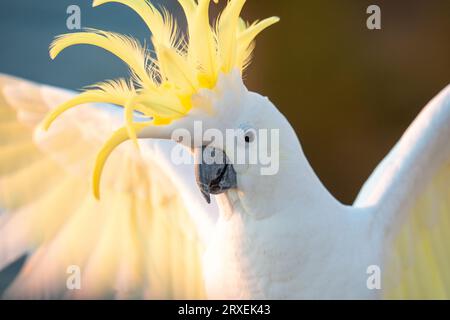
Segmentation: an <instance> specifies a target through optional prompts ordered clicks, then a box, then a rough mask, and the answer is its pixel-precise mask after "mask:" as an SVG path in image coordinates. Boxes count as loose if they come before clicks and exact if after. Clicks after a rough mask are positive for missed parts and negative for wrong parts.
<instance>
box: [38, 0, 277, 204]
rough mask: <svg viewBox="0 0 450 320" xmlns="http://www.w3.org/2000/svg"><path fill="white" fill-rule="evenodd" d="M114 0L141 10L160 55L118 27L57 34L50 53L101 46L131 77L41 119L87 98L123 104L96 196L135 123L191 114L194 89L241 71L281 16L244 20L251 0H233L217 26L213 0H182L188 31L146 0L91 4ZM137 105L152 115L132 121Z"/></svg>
mask: <svg viewBox="0 0 450 320" xmlns="http://www.w3.org/2000/svg"><path fill="white" fill-rule="evenodd" d="M111 2H115V3H120V4H123V5H125V6H128V7H129V8H131V9H132V10H134V11H135V12H136V13H137V14H138V15H139V16H140V17H141V18H142V20H143V21H144V22H145V24H146V25H147V27H148V28H149V30H150V31H151V33H152V36H151V40H152V44H153V47H154V52H155V53H156V57H154V56H152V55H151V54H150V52H149V51H148V50H146V49H145V48H144V47H143V46H142V45H141V44H140V43H139V42H138V41H136V40H135V39H133V38H131V37H128V36H125V35H121V34H117V33H112V32H107V31H101V30H95V29H87V30H86V31H84V32H76V33H71V34H66V35H61V36H58V37H56V39H55V40H54V41H53V43H52V44H51V45H50V56H51V58H52V59H54V58H56V56H57V55H58V54H59V53H60V52H61V51H62V50H64V49H66V48H68V47H70V46H73V45H79V44H87V45H93V46H97V47H100V48H103V49H105V50H107V51H109V52H111V53H112V54H114V55H116V56H117V57H119V58H120V59H121V60H122V61H124V62H125V63H126V64H127V65H128V67H129V68H130V71H131V74H132V81H125V80H123V79H122V80H116V81H107V82H104V83H101V84H97V85H94V86H91V87H88V88H87V89H86V90H85V91H84V92H83V93H81V94H80V95H78V96H77V97H75V98H73V99H71V100H69V101H67V102H66V103H64V104H63V105H61V106H59V107H58V108H56V109H55V110H53V111H52V112H51V113H50V114H49V115H48V116H47V117H46V119H45V120H44V123H43V127H44V129H48V128H49V126H50V125H51V123H52V122H53V121H54V120H55V119H56V118H57V117H58V116H59V115H61V114H62V113H63V112H65V111H67V110H69V109H71V108H73V107H75V106H77V105H80V104H85V103H93V102H106V103H111V104H115V105H118V106H121V107H123V108H124V109H125V115H124V118H125V119H124V120H125V124H126V125H125V126H124V127H123V128H122V129H121V130H119V131H118V132H116V133H115V134H114V136H113V137H112V138H111V139H110V140H109V141H108V142H107V143H106V145H105V147H104V148H103V150H102V151H101V152H100V154H99V157H98V161H97V164H96V170H95V174H94V194H95V195H96V196H99V181H100V176H101V171H102V168H103V165H104V162H105V161H106V160H107V157H108V156H109V154H110V153H111V152H112V151H113V150H114V148H115V147H116V146H117V145H118V144H120V143H122V142H123V141H126V140H129V139H132V140H134V141H135V142H136V141H137V131H140V130H141V129H142V128H143V127H145V126H149V125H167V124H170V123H171V122H172V121H175V120H177V119H180V118H182V117H184V116H186V115H187V114H188V113H189V112H190V110H191V108H192V107H193V106H192V102H191V97H192V96H193V95H194V94H196V93H197V92H198V91H199V90H200V89H202V88H207V89H212V88H213V87H214V86H215V85H216V82H217V79H218V77H219V74H220V73H229V72H231V71H232V70H234V69H238V70H239V71H240V72H241V73H242V72H243V70H244V69H245V68H246V67H247V66H248V65H249V64H250V62H251V57H252V53H253V49H254V47H255V43H254V39H255V38H256V36H257V35H258V34H259V33H260V32H261V31H263V30H264V29H266V28H268V27H269V26H271V25H273V24H274V23H277V22H278V21H279V18H277V17H272V18H268V19H265V20H262V21H260V22H258V21H257V22H255V23H253V24H251V25H250V24H247V23H245V22H244V20H242V18H240V15H241V11H242V9H243V7H244V5H245V3H246V0H229V1H228V3H227V5H226V6H225V9H224V10H223V12H222V14H221V15H220V16H219V17H218V18H217V19H216V25H215V27H214V28H213V27H212V26H211V24H210V22H209V21H210V17H209V6H210V4H211V0H178V2H179V3H180V5H181V7H182V8H183V11H184V13H185V15H186V19H187V22H188V34H187V35H183V34H181V33H180V31H179V28H178V24H177V21H176V20H175V19H174V18H173V16H172V15H171V14H170V13H169V12H168V11H167V10H166V9H164V8H161V9H158V8H156V7H155V6H154V5H153V4H152V3H151V2H150V1H148V0H94V1H93V6H94V7H96V6H99V5H102V4H106V3H111ZM214 2H215V3H218V0H214ZM133 82H134V83H135V84H136V86H137V87H136V88H135V86H134V85H133ZM135 112H139V113H140V114H141V115H142V116H143V117H144V118H147V119H148V120H150V121H149V122H146V123H143V122H138V123H135V122H134V118H135V117H134V113H135Z"/></svg>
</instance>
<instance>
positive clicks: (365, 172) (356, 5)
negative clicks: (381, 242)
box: [0, 0, 450, 204]
mask: <svg viewBox="0 0 450 320" xmlns="http://www.w3.org/2000/svg"><path fill="white" fill-rule="evenodd" d="M222 1H223V0H222ZM153 2H158V1H155V0H153ZM159 2H160V3H162V4H164V5H165V6H166V7H168V8H169V9H170V10H171V11H172V12H174V13H175V15H178V16H179V17H180V21H181V22H182V23H181V24H182V25H184V24H185V22H184V20H183V19H184V18H182V12H181V9H180V7H179V6H178V4H177V3H176V0H160V1H159ZM91 3H92V2H91V1H90V0H58V1H54V0H53V1H50V0H47V1H35V0H16V1H1V2H0V34H1V48H0V72H2V73H8V74H12V75H16V76H20V77H24V78H27V79H31V80H34V81H38V82H42V83H47V84H51V85H56V86H59V87H64V88H69V89H79V88H82V87H83V86H85V85H88V84H92V83H95V82H98V81H101V80H104V79H111V78H116V77H120V76H126V75H127V70H126V68H125V67H124V65H123V64H121V62H120V61H119V60H118V59H116V58H114V57H112V56H111V55H110V54H107V53H105V52H104V51H102V50H101V49H97V48H93V47H85V46H81V47H74V48H71V49H69V50H67V51H65V52H64V53H63V54H62V55H60V56H59V57H58V58H57V59H56V60H55V61H53V62H52V61H50V58H49V56H48V45H49V44H50V42H51V41H52V39H53V37H54V36H55V35H58V34H61V33H67V32H70V30H68V29H67V27H66V19H67V18H68V15H67V14H66V9H67V7H68V6H69V5H72V4H76V5H78V6H79V7H80V8H81V25H82V27H95V28H99V29H106V30H111V31H116V32H121V33H125V34H129V35H134V36H136V37H137V38H138V39H140V40H141V41H144V40H145V39H147V42H148V38H149V34H148V31H147V29H146V27H145V25H144V23H143V22H142V21H141V20H140V19H139V17H138V16H137V15H136V14H135V13H134V12H132V11H131V10H129V9H128V8H126V7H124V6H122V5H118V4H108V5H105V6H101V7H99V8H92V7H91ZM371 4H377V5H379V6H380V7H381V13H382V30H375V31H371V30H368V29H367V27H366V19H367V17H368V14H366V9H367V7H368V6H369V5H371ZM212 8H214V5H213V6H212ZM213 10H217V8H214V9H213ZM272 15H278V16H280V17H281V18H282V20H281V23H279V24H278V25H276V26H274V27H272V28H270V29H269V30H268V31H266V32H264V33H263V34H262V36H260V37H259V38H258V41H257V48H256V55H255V59H254V62H253V64H252V65H251V66H250V68H249V69H248V71H247V75H246V84H247V86H248V87H249V88H250V89H251V90H253V91H257V92H259V93H261V94H263V95H267V96H269V97H270V99H271V100H272V101H273V102H274V103H275V104H276V105H277V106H278V108H279V109H281V111H282V112H283V113H284V114H285V115H286V116H287V118H288V119H289V120H290V122H291V123H292V124H293V126H294V128H295V129H296V131H297V133H298V134H299V137H300V140H301V142H302V145H303V147H304V150H305V153H306V155H307V157H308V158H309V160H310V161H311V163H312V166H313V167H314V169H315V170H316V172H317V174H318V175H319V177H320V178H321V179H322V181H323V183H324V184H325V185H326V186H327V187H328V189H329V190H330V191H331V192H332V193H333V194H334V195H335V196H336V197H337V198H338V199H339V200H341V201H342V202H344V203H346V204H351V203H352V201H353V200H354V198H355V196H356V195H357V193H358V191H359V189H360V188H361V186H362V184H363V183H364V181H365V180H366V179H367V178H368V176H369V175H370V173H371V172H372V170H373V169H374V168H375V166H376V165H377V164H378V163H379V162H380V161H381V160H382V158H383V157H384V156H385V155H386V153H387V152H388V151H389V150H390V149H391V148H392V147H393V145H394V144H395V143H396V141H397V140H398V139H399V138H400V137H401V135H402V134H403V132H404V131H405V129H406V128H407V127H408V126H409V125H410V123H411V122H412V121H413V120H414V118H415V117H416V115H417V114H418V113H419V112H420V110H421V109H422V108H423V107H424V106H425V104H426V103H427V102H428V101H429V100H430V99H431V98H433V97H434V96H435V95H436V94H437V93H438V92H439V91H440V90H441V89H443V88H444V87H445V86H446V85H447V84H448V83H450V41H449V40H450V16H449V15H450V1H448V0H428V1H423V0H415V1H413V0H397V1H387V0H371V1H366V0H357V1H356V0H355V1H350V0H345V1H338V0H314V1H313V0H310V1H292V0H277V1H275V0H272V1H261V0H249V1H248V4H247V6H246V8H245V10H244V13H243V16H244V17H245V18H246V19H248V20H251V21H253V20H255V19H261V18H265V17H268V16H272Z"/></svg>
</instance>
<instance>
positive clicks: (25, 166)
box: [0, 0, 450, 299]
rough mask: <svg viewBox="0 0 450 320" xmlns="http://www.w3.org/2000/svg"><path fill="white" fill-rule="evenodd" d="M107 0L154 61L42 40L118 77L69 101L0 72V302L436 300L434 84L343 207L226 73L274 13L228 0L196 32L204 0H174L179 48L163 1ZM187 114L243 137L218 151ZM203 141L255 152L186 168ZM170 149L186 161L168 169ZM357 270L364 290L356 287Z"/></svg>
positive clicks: (253, 96)
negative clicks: (14, 267)
mask: <svg viewBox="0 0 450 320" xmlns="http://www.w3.org/2000/svg"><path fill="white" fill-rule="evenodd" d="M107 2H114V1H109V0H101V1H94V4H95V5H100V4H103V3H107ZM115 2H120V3H123V4H126V5H128V6H129V7H130V8H132V9H133V10H135V11H136V12H137V13H138V14H139V15H140V16H141V17H142V18H143V19H144V21H146V23H147V24H148V26H149V28H150V29H153V32H156V35H155V34H154V35H153V37H152V39H153V42H154V46H155V51H156V55H157V59H153V58H151V57H149V56H148V55H147V54H146V52H145V51H144V50H143V49H142V48H141V47H140V46H139V45H138V43H137V42H135V41H134V40H133V39H131V38H127V37H123V36H120V35H116V34H111V33H107V32H103V31H92V30H90V31H86V32H81V33H74V34H70V35H65V36H60V37H58V38H57V39H56V40H55V42H54V43H53V44H52V46H51V51H50V52H51V56H52V58H54V57H56V55H57V54H58V53H60V52H61V51H62V50H63V49H65V48H66V47H68V46H71V45H75V44H93V45H97V46H100V47H103V48H105V49H106V50H108V51H110V52H112V53H113V54H115V55H116V56H118V57H119V58H121V59H122V60H124V61H125V62H126V63H127V64H128V65H129V67H130V69H131V71H132V74H133V81H126V80H116V81H109V82H105V83H101V84H97V85H96V86H94V87H93V88H88V89H87V90H86V91H85V92H83V93H81V94H80V95H78V96H76V95H75V94H74V93H72V92H68V91H66V90H61V89H58V88H52V87H48V86H44V85H39V84H34V83H30V82H28V81H25V80H22V79H17V78H13V77H10V76H0V115H1V117H0V120H1V121H0V132H2V135H0V154H1V155H2V157H1V158H0V208H1V209H2V211H4V212H3V213H2V214H1V215H0V270H1V269H3V268H5V267H6V266H8V265H9V264H10V263H12V262H14V261H15V260H16V259H18V258H19V257H21V256H22V255H28V258H27V261H26V263H25V266H24V267H23V268H22V270H21V272H20V273H19V275H18V277H17V278H16V279H15V280H14V282H13V283H12V285H11V286H10V287H9V288H8V290H7V292H6V293H5V296H6V297H10V298H11V297H19V298H61V297H64V298H105V297H106V298H111V297H113V298H118V299H125V298H136V297H143V298H156V299H162V298H169V299H170V298H177V299H186V298H187V299H194V298H196V299H200V298H211V299H377V298H391V299H392V298H393V299H400V298H433V299H436V298H441V299H444V298H450V274H448V273H447V272H446V271H447V270H448V268H449V267H450V246H449V245H448V243H450V232H449V230H450V211H449V208H450V183H449V181H450V146H449V143H448V141H449V138H450V86H449V87H447V88H446V89H444V90H443V91H442V92H441V93H440V94H439V95H438V96H437V97H436V98H434V99H433V100H432V101H431V102H430V103H429V104H428V106H427V107H425V109H424V111H423V112H422V113H421V114H420V115H419V116H418V118H417V120H415V121H414V122H413V124H412V125H411V127H410V128H409V129H408V130H407V132H406V133H405V135H404V136H403V137H402V138H401V140H400V141H399V142H398V144H397V145H396V146H395V147H394V148H393V150H392V151H391V153H390V154H389V155H388V156H387V157H386V158H385V160H384V161H383V162H382V163H381V164H380V165H379V166H378V168H377V169H376V170H375V172H374V174H373V175H372V177H371V178H370V179H369V180H368V182H367V183H366V184H365V186H364V187H363V189H362V191H361V193H360V195H359V196H358V198H357V200H356V201H355V203H354V205H353V206H345V205H343V204H341V203H339V201H337V200H336V199H335V198H334V197H333V196H332V195H331V194H330V193H329V192H328V191H327V190H326V188H325V187H324V186H323V184H322V183H321V182H320V180H319V178H318V177H317V175H316V174H315V173H314V170H313V169H312V167H311V165H310V164H309V162H308V160H307V157H306V155H305V154H304V152H303V150H302V147H301V144H300V141H299V139H298V137H297V135H296V133H295V131H294V130H293V128H292V127H291V125H290V124H289V122H288V120H287V119H286V118H285V117H284V116H283V115H282V114H281V112H280V111H279V110H278V109H277V108H276V107H275V106H274V105H273V104H272V103H271V102H270V100H269V99H268V98H267V97H264V96H261V95H259V94H258V93H255V92H251V91H249V90H248V89H247V88H246V86H245V85H244V83H243V80H242V72H243V69H244V68H245V67H246V66H247V64H248V63H249V59H250V56H251V53H252V51H253V48H254V44H253V39H254V38H255V36H256V35H257V34H258V33H259V32H260V31H262V30H263V29H265V28H267V27H268V26H270V25H272V24H274V23H275V22H277V21H278V19H277V18H269V19H266V20H263V21H261V22H259V23H254V24H246V23H243V21H242V20H240V18H239V15H240V11H241V9H242V6H243V4H244V2H245V1H241V0H231V1H230V2H229V3H228V4H227V6H226V8H225V11H224V13H223V14H222V15H221V16H220V18H219V19H218V22H217V28H212V27H210V26H209V24H208V19H206V18H208V10H207V7H208V5H209V0H200V1H198V2H196V1H193V0H183V1H181V0H180V4H181V5H182V7H183V9H184V11H185V13H186V15H187V18H188V24H189V31H190V33H191V34H190V35H189V40H190V42H189V43H188V44H186V43H184V42H182V41H181V42H180V41H177V39H176V38H175V36H174V34H173V30H174V28H175V27H174V26H175V25H174V21H173V20H172V19H171V18H170V16H169V15H168V13H167V12H165V11H164V12H160V11H159V10H158V9H156V8H155V7H153V5H151V4H150V3H148V2H145V1H142V2H139V1H130V0H117V1H115ZM205 27H206V28H207V29H206V31H207V32H206V36H204V37H203V34H200V33H199V30H203V29H204V28H205ZM175 29H176V28H175ZM183 43H184V44H183ZM205 53H209V54H205ZM148 64H149V65H150V66H149V67H148ZM80 104H83V105H85V106H84V107H83V108H76V109H74V107H75V106H77V105H80ZM112 105H116V106H120V107H122V108H123V110H122V111H123V112H118V111H117V109H112V108H110V107H111V106H112ZM121 118H123V119H124V121H125V125H124V126H121V124H120V119H121ZM198 122H200V123H201V124H202V127H203V129H204V130H206V131H208V130H212V131H210V133H211V132H215V133H216V134H218V135H219V136H220V135H225V132H226V131H227V130H234V131H238V132H242V133H243V134H242V136H236V137H237V138H236V137H234V136H233V139H235V138H236V141H235V144H233V145H232V146H231V147H232V148H230V146H229V145H227V144H224V141H222V142H221V141H219V140H216V139H211V137H209V138H208V134H205V135H201V136H200V139H195V137H196V136H197V135H196V134H195V129H196V123H198ZM43 129H44V130H43ZM180 130H181V132H184V133H187V134H188V135H187V136H189V137H190V138H186V139H179V138H180V137H179V136H176V133H177V132H178V133H180ZM267 132H269V133H270V134H272V133H273V134H274V135H272V136H271V139H270V140H271V141H270V143H261V141H263V139H262V136H263V133H267ZM108 137H109V138H108ZM215 137H216V136H215ZM239 137H241V138H242V139H239ZM138 139H139V141H138ZM127 140H131V141H133V142H134V143H132V144H129V143H126V141H127ZM105 141H106V143H105ZM205 147H208V148H210V149H212V150H213V151H219V150H221V151H222V153H223V154H224V155H226V156H227V157H228V158H232V157H231V155H232V154H234V153H235V151H236V150H237V151H242V152H243V153H244V154H245V153H252V152H256V151H260V152H262V154H264V155H269V154H270V155H271V157H270V159H269V160H270V161H269V162H267V161H266V162H264V161H261V162H258V161H257V162H255V163H247V162H244V163H234V162H233V163H214V164H208V163H206V162H205V161H203V160H202V161H200V162H198V163H196V161H194V160H196V159H197V157H198V155H199V154H201V153H202V151H203V150H206V149H205ZM235 149H236V150H235ZM180 150H184V151H185V153H184V157H185V159H187V160H191V161H192V162H190V163H181V164H180V163H176V161H174V154H175V153H176V152H178V151H180ZM258 154H259V155H260V154H261V153H258ZM265 160H267V159H265ZM91 164H94V165H93V166H91ZM86 176H92V177H93V178H92V181H91V182H89V181H88V180H87V179H86ZM205 198H206V200H207V201H205ZM208 202H210V203H208ZM71 266H78V267H79V268H80V270H81V283H82V287H81V288H80V289H79V290H75V291H72V290H68V288H67V286H66V283H67V276H68V275H67V270H68V268H69V267H71ZM374 268H375V269H374ZM371 270H378V271H379V272H381V274H378V275H377V274H375V276H380V277H382V280H380V282H381V286H375V287H373V286H371V285H370V283H369V282H370V279H371V276H372V274H371V273H372V271H371Z"/></svg>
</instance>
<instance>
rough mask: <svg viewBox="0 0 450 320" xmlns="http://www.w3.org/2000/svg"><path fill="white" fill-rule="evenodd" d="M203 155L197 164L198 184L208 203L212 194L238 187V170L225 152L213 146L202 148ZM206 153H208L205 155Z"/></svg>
mask: <svg viewBox="0 0 450 320" xmlns="http://www.w3.org/2000/svg"><path fill="white" fill-rule="evenodd" d="M202 154H203V157H202V159H201V161H199V164H197V166H196V170H195V175H196V178H197V185H198V187H199V188H200V191H201V192H202V194H203V196H204V197H205V199H206V201H207V202H208V203H211V194H214V195H217V194H222V193H225V192H226V191H227V190H230V189H234V188H237V179H236V171H235V170H234V168H233V165H232V164H231V163H229V159H228V157H227V155H226V154H225V152H223V151H222V150H219V149H215V148H211V147H203V148H202ZM205 155H208V156H207V157H205Z"/></svg>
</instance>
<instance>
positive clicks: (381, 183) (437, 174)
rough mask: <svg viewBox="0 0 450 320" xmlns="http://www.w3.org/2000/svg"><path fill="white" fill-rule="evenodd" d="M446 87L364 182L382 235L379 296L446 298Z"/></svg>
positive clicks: (449, 226) (362, 203) (449, 247)
mask: <svg viewBox="0 0 450 320" xmlns="http://www.w3.org/2000/svg"><path fill="white" fill-rule="evenodd" d="M449 141H450V86H448V87H447V88H446V89H444V90H443V91H442V92H441V93H440V94H439V95H438V96H437V97H436V98H435V99H433V100H432V101H431V102H430V103H429V105H428V106H427V107H426V108H425V109H424V111H423V112H422V113H421V114H420V115H419V117H418V118H417V120H416V121H415V122H414V123H413V124H412V126H411V127H410V128H409V129H408V130H407V132H406V133H405V135H404V136H403V137H402V139H401V140H400V142H399V143H398V144H397V146H396V147H395V148H394V149H393V150H392V151H391V153H390V154H389V155H388V156H387V157H386V158H385V159H384V160H383V162H382V163H381V164H380V166H379V167H378V168H377V169H376V170H375V172H374V174H373V175H372V177H371V178H370V179H369V180H368V182H367V183H366V185H365V186H364V188H363V190H362V191H361V193H360V195H359V197H358V199H357V200H356V202H355V206H356V207H370V208H371V209H372V210H373V211H374V212H375V214H376V216H375V219H374V220H375V224H376V226H378V227H380V229H381V230H382V232H383V236H384V237H385V251H384V265H385V269H384V273H383V274H384V286H383V296H384V297H385V298H390V299H450V272H449V270H450V143H449Z"/></svg>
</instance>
